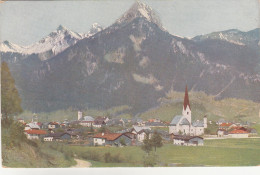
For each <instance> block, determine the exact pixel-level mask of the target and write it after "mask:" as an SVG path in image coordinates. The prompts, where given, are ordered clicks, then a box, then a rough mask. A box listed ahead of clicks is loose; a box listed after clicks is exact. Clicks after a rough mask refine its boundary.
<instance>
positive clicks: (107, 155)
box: [104, 153, 112, 163]
mask: <svg viewBox="0 0 260 175" xmlns="http://www.w3.org/2000/svg"><path fill="white" fill-rule="evenodd" d="M104 160H105V162H106V163H108V162H111V161H112V157H111V154H110V153H105V155H104Z"/></svg>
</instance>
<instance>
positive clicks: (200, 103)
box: [140, 91, 260, 123]
mask: <svg viewBox="0 0 260 175" xmlns="http://www.w3.org/2000/svg"><path fill="white" fill-rule="evenodd" d="M183 97H184V93H182V92H176V91H170V92H169V93H167V95H166V98H162V99H161V100H160V102H161V104H160V106H158V107H156V108H153V109H150V110H148V111H146V112H144V113H142V114H140V117H141V118H143V119H149V118H160V119H161V120H164V121H168V122H169V121H171V120H172V119H173V117H174V116H175V115H180V114H182V106H183ZM189 98H190V104H191V114H192V120H193V121H195V120H201V119H203V117H204V116H205V115H206V116H207V118H208V120H212V121H218V120H219V119H221V118H223V119H225V120H227V121H230V122H242V123H243V122H246V121H249V122H256V123H259V122H260V116H259V112H260V104H259V103H255V102H252V101H248V100H242V99H234V98H227V99H222V100H214V97H213V96H208V95H206V94H205V93H203V92H194V91H192V92H189Z"/></svg>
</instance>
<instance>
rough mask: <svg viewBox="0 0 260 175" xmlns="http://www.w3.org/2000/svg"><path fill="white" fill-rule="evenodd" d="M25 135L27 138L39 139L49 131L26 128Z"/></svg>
mask: <svg viewBox="0 0 260 175" xmlns="http://www.w3.org/2000/svg"><path fill="white" fill-rule="evenodd" d="M25 135H26V137H27V139H39V138H43V137H44V136H45V135H47V132H46V131H45V130H36V129H32V130H26V131H25Z"/></svg>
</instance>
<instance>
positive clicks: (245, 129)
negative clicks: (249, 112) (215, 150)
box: [217, 119, 257, 138]
mask: <svg viewBox="0 0 260 175" xmlns="http://www.w3.org/2000/svg"><path fill="white" fill-rule="evenodd" d="M217 124H218V130H217V136H218V137H226V138H228V137H230V138H247V137H249V136H254V135H257V131H256V130H255V129H254V128H250V127H249V126H248V124H241V123H234V122H226V121H225V120H224V119H221V120H219V121H218V122H217Z"/></svg>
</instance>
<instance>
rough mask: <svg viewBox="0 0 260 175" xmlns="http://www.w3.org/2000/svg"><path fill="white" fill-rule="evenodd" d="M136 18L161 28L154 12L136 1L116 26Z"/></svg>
mask: <svg viewBox="0 0 260 175" xmlns="http://www.w3.org/2000/svg"><path fill="white" fill-rule="evenodd" d="M138 17H139V18H145V19H146V20H148V21H150V22H153V23H155V24H157V25H158V26H160V27H161V26H162V25H161V21H160V18H159V17H158V15H157V14H156V13H155V12H154V10H153V9H152V8H151V7H149V6H148V5H146V4H144V3H142V2H138V1H137V2H135V3H134V4H133V5H132V7H131V8H130V9H129V10H128V11H127V12H126V13H124V14H123V15H122V16H121V17H120V18H119V19H118V20H117V21H116V22H117V23H118V24H121V23H127V22H130V21H132V20H133V19H135V18H138Z"/></svg>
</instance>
